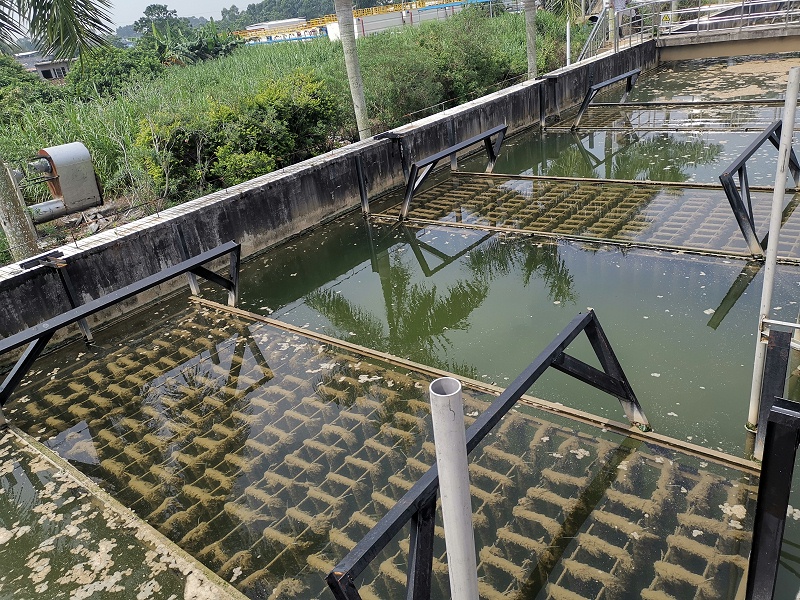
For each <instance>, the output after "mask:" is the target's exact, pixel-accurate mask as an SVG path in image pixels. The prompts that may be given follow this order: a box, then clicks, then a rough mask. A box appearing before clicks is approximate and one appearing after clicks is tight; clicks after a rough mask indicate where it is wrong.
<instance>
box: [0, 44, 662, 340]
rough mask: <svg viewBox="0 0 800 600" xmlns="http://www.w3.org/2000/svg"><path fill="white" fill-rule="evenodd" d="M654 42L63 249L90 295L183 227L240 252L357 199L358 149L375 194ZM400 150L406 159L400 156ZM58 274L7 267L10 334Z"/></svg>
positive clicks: (526, 123)
mask: <svg viewBox="0 0 800 600" xmlns="http://www.w3.org/2000/svg"><path fill="white" fill-rule="evenodd" d="M655 61H656V50H655V44H654V43H653V42H649V43H645V44H643V45H640V46H636V47H633V48H630V49H626V50H624V51H621V52H620V53H619V54H616V55H608V56H605V57H600V58H598V59H595V60H593V61H591V62H588V63H585V64H581V65H578V66H575V67H572V68H569V69H563V70H561V71H559V72H558V73H555V74H552V75H550V76H548V78H547V79H546V80H537V81H534V82H525V83H522V84H519V85H516V86H513V87H510V88H507V89H505V90H502V91H500V92H497V93H494V94H490V95H488V96H485V97H483V98H480V99H478V100H475V101H473V102H469V103H467V104H464V105H462V106H459V107H457V108H454V109H451V110H447V111H444V112H442V113H439V114H436V115H433V116H431V117H428V118H426V119H422V120H420V121H417V122H415V123H411V124H409V125H406V126H404V127H400V128H398V129H395V130H393V131H392V132H389V134H388V137H387V136H386V134H384V136H378V137H376V138H372V139H370V140H366V141H364V142H359V143H356V144H351V145H349V146H346V147H344V148H341V149H339V150H335V151H332V152H329V153H327V154H324V155H322V156H319V157H316V158H313V159H310V160H307V161H304V162H302V163H299V164H297V165H293V166H291V167H288V168H286V169H283V170H281V171H276V172H274V173H270V174H268V175H265V176H263V177H259V178H257V179H254V180H252V181H249V182H247V183H244V184H241V185H238V186H236V187H233V188H229V189H226V190H223V191H220V192H216V193H214V194H210V195H209V196H205V197H203V198H198V199H197V200H193V201H191V202H187V203H185V204H182V205H180V206H177V207H174V208H171V209H169V210H165V211H162V212H161V213H160V214H159V215H154V216H151V217H147V218H145V219H141V220H139V221H136V222H134V223H130V224H128V225H123V226H121V227H118V228H116V229H113V230H110V231H105V232H102V233H100V234H98V235H95V236H92V237H90V238H86V239H84V240H80V241H79V242H78V243H77V244H69V245H66V246H63V247H61V248H59V250H60V251H61V252H63V254H64V257H65V260H66V262H67V264H68V266H67V269H68V272H69V275H70V278H71V280H72V283H73V285H74V287H75V289H76V291H77V292H78V294H79V296H80V297H81V299H82V301H84V302H86V301H88V300H90V299H92V298H97V297H99V296H102V295H104V294H107V293H109V292H111V291H113V290H116V289H119V288H121V287H123V286H125V285H128V284H131V283H133V282H135V281H137V280H139V279H141V278H143V277H145V276H147V275H150V274H153V273H156V272H158V271H160V270H162V269H164V268H165V267H167V266H169V265H172V264H175V263H177V262H179V261H180V253H179V248H178V244H177V235H176V230H177V229H178V228H180V230H181V231H182V232H183V234H184V237H185V238H186V241H187V244H188V246H189V251H190V253H191V254H192V255H194V254H197V253H199V252H201V251H204V250H208V249H211V248H213V247H215V246H217V245H218V244H220V243H222V242H225V241H228V240H231V239H233V240H236V241H238V242H239V243H241V244H242V255H243V256H248V255H250V254H253V253H254V252H257V251H259V250H262V249H264V248H265V247H267V246H269V245H271V244H275V243H277V242H279V241H281V240H284V239H286V238H288V237H290V236H292V235H296V234H298V233H300V232H302V231H304V230H306V229H308V228H311V227H313V226H315V225H318V224H319V223H320V222H322V221H324V220H325V219H327V218H330V217H332V216H333V215H335V214H337V213H339V212H341V211H343V210H345V209H349V208H352V207H354V206H357V205H358V204H359V202H360V195H359V188H358V181H357V178H356V174H355V173H356V167H355V165H356V156H357V155H360V156H361V159H362V161H363V163H364V168H365V173H366V177H367V186H368V191H369V195H370V197H374V196H376V195H378V194H381V193H384V192H386V191H388V190H390V189H392V188H396V187H398V186H401V185H403V184H404V183H405V176H404V168H403V167H404V163H405V166H408V165H409V164H410V163H411V162H413V161H414V160H419V159H421V158H424V157H426V156H428V155H430V154H433V153H435V152H438V151H440V150H443V149H444V148H446V147H448V146H449V145H450V144H452V143H454V142H456V141H458V140H463V139H466V138H468V137H470V136H473V135H477V134H478V133H480V132H482V131H484V130H486V129H488V128H490V127H493V126H495V125H499V124H502V123H507V124H508V125H509V132H513V131H518V130H520V129H523V128H526V127H530V126H532V125H536V124H538V123H539V119H540V116H541V115H542V114H546V115H552V114H557V113H558V111H559V110H561V109H563V108H566V107H568V106H570V105H574V104H577V103H579V102H580V101H581V100H582V99H583V95H584V94H585V92H586V89H587V87H588V86H589V85H590V84H591V82H598V81H602V80H604V79H608V78H610V77H613V76H615V75H618V74H620V73H624V72H625V71H628V70H631V69H633V68H635V67H643V68H645V69H646V68H649V67H653V66H655ZM401 156H402V159H401ZM185 285H186V279H185V277H181V278H177V279H175V280H173V281H171V282H169V283H167V284H164V285H162V286H161V287H160V288H157V289H155V290H153V291H151V292H149V293H147V294H143V295H142V296H139V297H137V298H135V299H131V300H129V301H127V302H125V303H123V304H120V305H117V306H116V307H114V308H113V309H109V310H108V311H105V312H104V313H101V314H98V315H95V318H94V319H93V322H94V323H97V322H101V321H105V320H108V319H111V318H114V317H116V316H119V315H121V314H122V313H123V312H124V311H126V310H128V309H130V308H132V307H133V306H136V305H137V304H141V303H142V302H146V301H149V300H152V299H153V298H155V297H157V296H158V295H160V294H164V293H166V292H168V291H172V290H174V289H177V288H179V287H181V286H185ZM69 308H70V305H69V303H68V299H67V296H66V294H65V292H64V290H63V289H62V285H61V283H60V280H59V278H58V276H57V274H56V273H55V272H54V271H53V270H52V269H51V268H50V267H44V266H36V267H33V268H30V269H22V268H21V267H20V265H19V264H14V265H9V266H6V267H2V268H0V335H2V336H4V337H5V336H8V335H10V334H13V333H16V332H18V331H21V330H23V329H25V328H27V327H30V326H32V325H36V324H38V323H41V322H42V321H45V320H46V319H48V318H51V317H52V316H54V315H57V314H59V313H61V312H64V311H66V310H69Z"/></svg>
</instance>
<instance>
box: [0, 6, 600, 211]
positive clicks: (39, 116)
mask: <svg viewBox="0 0 800 600" xmlns="http://www.w3.org/2000/svg"><path fill="white" fill-rule="evenodd" d="M539 15H540V17H539V20H540V23H541V24H542V25H541V29H540V31H539V37H540V40H541V42H542V46H541V47H542V48H548V49H549V50H548V51H546V52H541V53H540V65H539V67H540V72H546V71H548V70H552V69H554V68H557V67H560V66H562V65H563V64H564V58H565V49H564V42H563V40H564V37H565V35H564V34H563V30H564V22H563V20H560V19H558V18H556V17H552V16H548V14H547V13H545V12H544V11H540V12H539ZM152 25H153V24H152V23H151V28H152V29H154V31H153V32H151V33H149V34H146V35H145V37H144V38H143V40H142V41H141V42H140V43H139V45H137V47H136V48H135V49H133V50H121V49H116V48H108V49H106V50H103V51H102V52H98V53H96V54H95V55H94V56H91V57H87V58H86V60H85V61H84V62H83V64H82V65H80V64H79V65H77V68H76V69H74V70H73V72H72V73H70V76H69V77H68V81H67V85H66V86H64V87H62V88H57V87H51V86H49V85H47V84H45V83H43V82H39V81H34V80H33V79H31V78H29V77H28V76H27V75H25V74H24V73H22V72H21V69H17V70H16V71H15V72H12V71H14V70H13V69H12V68H11V66H10V63H7V62H0V98H2V99H3V100H4V101H3V109H2V113H0V114H2V117H0V118H2V120H3V122H4V125H5V126H4V128H3V131H2V133H0V156H2V157H3V158H4V159H5V160H6V161H10V162H15V161H22V160H24V159H26V158H27V157H29V156H30V155H31V154H34V153H35V151H36V150H37V149H39V148H42V147H47V146H52V145H56V144H62V143H67V142H71V141H75V140H80V141H82V142H83V143H85V144H86V145H87V147H88V148H89V150H90V152H91V153H92V157H93V159H94V162H95V166H96V169H97V171H98V175H99V177H100V180H101V182H102V184H103V186H104V189H105V192H106V196H107V197H115V196H116V197H127V198H128V199H129V200H130V201H131V203H137V204H139V203H147V202H156V201H157V202H159V203H160V202H162V201H167V202H180V201H183V200H186V199H189V198H193V197H197V196H198V195H201V194H203V193H207V192H210V191H212V190H214V189H220V188H222V187H226V186H230V185H234V184H236V183H239V182H241V181H244V180H247V179H250V178H252V177H255V176H257V175H261V174H264V173H267V172H269V171H271V170H274V169H276V168H280V167H282V166H285V165H288V164H292V163H295V162H298V161H300V160H303V159H305V158H308V157H310V156H313V155H315V154H319V153H321V152H324V151H326V150H328V149H331V148H333V147H336V146H338V145H341V143H343V142H345V141H347V140H353V139H357V132H356V127H355V119H354V116H353V112H352V104H351V101H350V93H349V89H348V87H347V77H346V74H345V68H344V57H343V54H342V49H341V45H340V44H338V43H331V42H330V41H328V40H327V39H320V40H315V41H311V42H304V43H281V44H274V45H262V46H244V47H235V45H232V44H228V41H229V40H228V41H226V38H225V37H224V36H220V35H219V34H218V33H217V32H216V29H214V25H213V24H209V25H207V26H205V27H204V28H203V29H201V30H199V32H198V31H197V30H194V33H193V35H197V38H196V39H195V41H197V40H201V39H203V40H205V45H204V44H202V43H199V47H195V53H194V55H193V56H194V58H191V59H190V58H188V57H187V56H185V57H184V58H183V59H181V60H171V59H170V58H169V55H168V54H167V53H166V51H165V50H164V49H165V48H166V47H167V45H165V44H164V41H165V40H167V41H168V39H167V38H169V37H170V36H171V35H172V34H171V33H170V32H171V29H170V28H169V27H168V28H166V29H165V31H164V32H163V33H159V32H158V26H156V27H155V28H153V27H152ZM559 27H560V29H559ZM203 31H205V33H200V32H203ZM587 33H588V32H587V31H586V30H585V29H580V28H578V27H573V34H574V35H573V39H574V40H575V42H574V43H575V47H579V46H580V44H581V43H582V40H583V39H584V38H585V36H586V35H587ZM177 35H180V36H181V38H182V39H183V40H184V41H186V40H187V37H186V36H184V35H183V34H177ZM193 39H194V38H193ZM173 41H174V40H173ZM159 44H162V45H161V46H159ZM215 48H216V49H218V50H219V51H217V50H215ZM173 49H175V45H174V44H173ZM200 50H203V51H208V53H207V54H203V52H201V51H200ZM229 52H231V54H230V55H229V56H224V55H225V54H226V53H229ZM359 55H360V57H361V65H362V71H363V76H364V82H365V87H366V95H367V102H368V105H369V111H370V116H371V119H372V125H373V131H374V132H379V131H384V130H386V129H388V128H391V127H395V126H397V125H400V124H402V123H405V122H409V121H411V120H413V119H416V118H419V117H420V116H423V115H424V114H428V113H430V112H436V111H438V110H441V109H442V108H443V107H446V106H452V105H455V104H458V103H461V102H464V101H467V100H470V99H473V98H475V97H477V96H479V95H481V94H485V93H487V92H490V91H494V90H495V89H497V88H498V87H503V86H506V85H509V84H510V83H514V82H516V81H519V80H521V78H522V77H523V76H524V73H525V72H526V63H525V60H526V58H525V33H524V22H523V18H522V15H518V14H503V15H500V16H497V17H495V18H491V19H490V18H487V17H486V15H485V12H484V11H482V10H481V9H469V10H465V11H463V12H461V13H459V14H457V15H456V16H454V17H451V18H449V19H447V20H446V21H443V22H432V23H425V24H423V25H422V26H420V27H409V28H405V29H402V30H395V31H389V32H385V33H383V34H380V35H377V36H371V37H368V38H364V39H361V40H359ZM154 57H158V59H155V58H154ZM215 57H216V58H215ZM206 58H214V59H213V60H205V59H206ZM164 63H169V64H171V65H172V66H165V64H164ZM193 63H194V64H193ZM6 72H8V73H10V74H9V75H6ZM20 73H21V74H20ZM23 76H24V77H23ZM7 82H10V83H7Z"/></svg>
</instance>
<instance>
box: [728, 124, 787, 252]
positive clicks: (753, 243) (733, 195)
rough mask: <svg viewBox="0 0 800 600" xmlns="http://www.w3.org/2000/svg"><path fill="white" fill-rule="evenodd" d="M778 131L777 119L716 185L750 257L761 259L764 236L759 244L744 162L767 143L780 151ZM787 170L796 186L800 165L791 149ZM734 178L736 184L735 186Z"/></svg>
mask: <svg viewBox="0 0 800 600" xmlns="http://www.w3.org/2000/svg"><path fill="white" fill-rule="evenodd" d="M781 129H782V121H781V120H780V119H779V120H777V121H775V122H773V123H772V124H771V125H769V126H767V128H766V129H765V130H764V131H762V132H761V133H760V134H759V135H758V137H756V139H755V140H753V141H752V142H751V143H750V145H749V146H748V147H747V148H746V149H745V150H744V151H743V152H742V153H741V154H740V155H739V157H738V158H737V159H736V160H735V161H733V162H732V163H731V164H730V165H728V168H727V169H725V171H724V172H723V173H722V175H720V176H719V181H720V183H721V184H722V188H723V189H724V190H725V195H726V196H727V198H728V202H729V203H730V205H731V209H732V210H733V216H734V217H735V218H736V223H737V224H738V225H739V230H740V231H741V232H742V235H743V236H744V240H745V242H746V243H747V247H748V249H749V250H750V252H751V254H753V255H754V256H759V257H761V256H764V246H765V243H766V240H767V238H766V236H765V237H764V239H763V240H759V239H758V233H756V226H755V222H754V220H753V202H752V199H751V197H750V182H749V180H748V177H747V161H748V160H749V159H750V157H751V156H753V154H755V153H756V152H758V150H759V149H760V148H761V146H763V145H764V144H765V143H766V142H767V141H769V142H770V143H771V144H772V145H773V146H775V148H776V149H777V148H779V147H780V137H781ZM789 170H790V171H791V173H792V177H794V180H795V185H796V184H797V182H798V180H799V179H800V162H798V160H797V156H796V155H795V153H794V149H791V151H790V152H789ZM734 178H736V179H738V180H739V181H738V185H737V183H736V179H734ZM742 196H744V198H743V197H742ZM745 200H746V203H745ZM767 235H769V233H767Z"/></svg>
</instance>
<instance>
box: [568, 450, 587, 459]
mask: <svg viewBox="0 0 800 600" xmlns="http://www.w3.org/2000/svg"><path fill="white" fill-rule="evenodd" d="M569 452H570V454H574V455H575V456H577V457H578V458H579V459H582V458H586V457H587V456H589V451H588V450H584V449H583V448H578V449H577V450H570V451H569Z"/></svg>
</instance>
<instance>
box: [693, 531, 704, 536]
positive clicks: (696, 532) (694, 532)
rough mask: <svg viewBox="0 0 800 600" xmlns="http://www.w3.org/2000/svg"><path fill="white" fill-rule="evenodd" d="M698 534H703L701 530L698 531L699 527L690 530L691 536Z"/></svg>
mask: <svg viewBox="0 0 800 600" xmlns="http://www.w3.org/2000/svg"><path fill="white" fill-rule="evenodd" d="M698 535H703V532H702V531H700V530H699V529H693V530H692V537H697V536H698Z"/></svg>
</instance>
